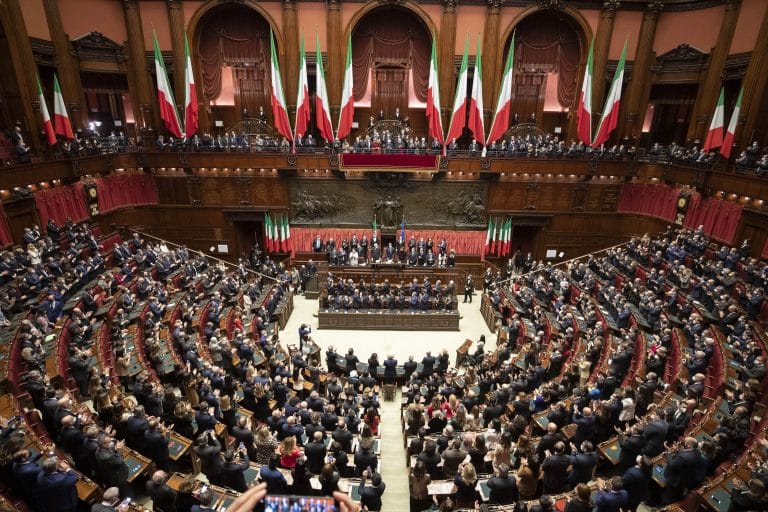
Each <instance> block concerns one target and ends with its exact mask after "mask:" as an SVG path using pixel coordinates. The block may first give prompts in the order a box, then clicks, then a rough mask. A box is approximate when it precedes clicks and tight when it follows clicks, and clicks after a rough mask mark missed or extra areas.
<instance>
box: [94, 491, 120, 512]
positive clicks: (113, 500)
mask: <svg viewBox="0 0 768 512" xmlns="http://www.w3.org/2000/svg"><path fill="white" fill-rule="evenodd" d="M118 501H120V490H119V489H118V488H117V487H110V488H109V489H106V490H105V491H104V494H103V495H102V497H101V503H94V504H93V506H91V512H115V511H116V510H117V509H116V508H115V506H116V505H117V502H118Z"/></svg>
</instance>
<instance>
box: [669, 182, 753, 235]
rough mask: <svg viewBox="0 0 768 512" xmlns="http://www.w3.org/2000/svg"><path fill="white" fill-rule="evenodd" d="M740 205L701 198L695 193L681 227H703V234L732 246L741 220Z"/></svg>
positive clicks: (714, 198)
mask: <svg viewBox="0 0 768 512" xmlns="http://www.w3.org/2000/svg"><path fill="white" fill-rule="evenodd" d="M742 210H743V207H742V206H741V205H740V204H736V203H732V202H730V201H724V200H723V199H718V198H716V197H707V198H703V197H701V194H699V193H695V194H693V195H692V196H691V201H690V204H689V206H688V212H687V213H686V215H685V221H684V222H683V225H684V226H685V227H686V228H689V229H696V228H698V227H699V226H703V227H704V233H706V234H707V235H709V236H710V237H711V238H713V239H715V240H717V241H719V242H723V243H726V244H732V243H733V240H734V238H735V237H736V229H737V228H738V226H739V221H740V220H741V211H742Z"/></svg>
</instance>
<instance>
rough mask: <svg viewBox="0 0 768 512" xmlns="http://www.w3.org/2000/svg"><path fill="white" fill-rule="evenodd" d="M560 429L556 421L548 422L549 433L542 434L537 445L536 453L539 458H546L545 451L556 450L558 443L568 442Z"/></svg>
mask: <svg viewBox="0 0 768 512" xmlns="http://www.w3.org/2000/svg"><path fill="white" fill-rule="evenodd" d="M558 430H559V429H558V428H557V425H556V424H555V423H551V422H550V423H548V424H547V433H546V434H544V435H543V436H541V439H540V440H539V444H538V445H537V446H536V454H537V455H538V456H539V460H544V457H545V455H544V452H545V451H549V452H554V451H555V445H556V444H557V443H565V442H566V439H565V436H563V434H561V433H560V432H559V431H558Z"/></svg>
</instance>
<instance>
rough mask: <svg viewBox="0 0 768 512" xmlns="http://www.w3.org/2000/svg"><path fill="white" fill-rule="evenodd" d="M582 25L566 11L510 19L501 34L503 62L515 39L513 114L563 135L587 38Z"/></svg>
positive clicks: (543, 10)
mask: <svg viewBox="0 0 768 512" xmlns="http://www.w3.org/2000/svg"><path fill="white" fill-rule="evenodd" d="M585 32H586V28H585V25H584V22H583V20H578V19H576V18H575V17H574V16H573V15H572V14H571V13H569V12H568V11H566V10H547V9H536V10H533V11H532V12H529V13H526V14H525V15H523V16H521V17H520V18H519V19H518V20H516V21H515V22H514V23H513V24H512V25H511V26H510V27H509V30H508V31H507V33H506V34H505V39H504V52H503V58H506V55H507V52H508V51H509V46H510V44H511V42H512V34H513V33H514V34H515V64H514V66H515V72H514V73H515V75H514V81H513V85H512V99H513V105H514V113H516V114H518V118H519V121H520V122H526V121H529V120H531V118H532V115H535V119H536V123H537V124H538V125H539V126H541V127H542V128H544V129H545V130H547V131H549V132H552V131H554V129H555V128H556V127H560V128H562V129H563V131H565V130H566V127H567V124H568V110H569V109H571V108H573V107H574V106H575V103H576V100H577V98H578V93H579V85H580V83H581V74H582V72H583V69H584V60H585V58H586V57H585V55H586V48H587V45H588V41H589V34H587V33H585Z"/></svg>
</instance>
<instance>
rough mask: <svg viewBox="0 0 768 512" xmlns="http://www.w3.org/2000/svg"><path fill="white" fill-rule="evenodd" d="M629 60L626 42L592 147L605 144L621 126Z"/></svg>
mask: <svg viewBox="0 0 768 512" xmlns="http://www.w3.org/2000/svg"><path fill="white" fill-rule="evenodd" d="M626 60H627V42H626V41H624V49H623V50H621V58H619V65H618V66H616V72H615V73H614V74H613V82H611V88H610V90H609V91H608V97H607V98H606V99H605V107H604V108H603V115H602V116H601V117H600V123H598V125H597V134H596V135H595V140H594V141H592V147H593V148H596V147H599V146H600V145H601V144H604V143H605V142H606V141H607V140H608V138H609V137H610V136H611V132H612V131H613V130H614V129H615V128H616V126H618V124H619V107H620V106H621V87H622V84H623V83H624V64H625V62H626Z"/></svg>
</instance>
